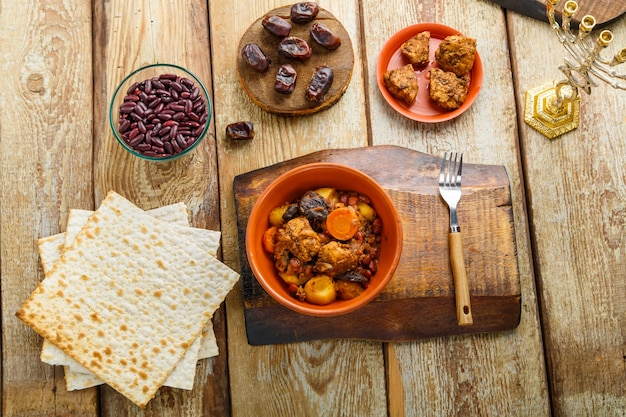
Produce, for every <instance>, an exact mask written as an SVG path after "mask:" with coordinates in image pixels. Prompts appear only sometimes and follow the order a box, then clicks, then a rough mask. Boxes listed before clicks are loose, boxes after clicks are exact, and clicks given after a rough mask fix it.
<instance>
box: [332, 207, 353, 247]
mask: <svg viewBox="0 0 626 417" xmlns="http://www.w3.org/2000/svg"><path fill="white" fill-rule="evenodd" d="M326 228H327V229H328V233H330V234H331V235H332V236H333V237H334V238H335V239H339V240H348V239H350V238H351V237H352V236H354V234H355V233H356V232H357V231H358V230H359V216H358V215H357V213H356V211H355V210H354V209H353V208H352V207H340V208H336V209H335V210H333V211H331V212H330V213H329V214H328V217H327V218H326Z"/></svg>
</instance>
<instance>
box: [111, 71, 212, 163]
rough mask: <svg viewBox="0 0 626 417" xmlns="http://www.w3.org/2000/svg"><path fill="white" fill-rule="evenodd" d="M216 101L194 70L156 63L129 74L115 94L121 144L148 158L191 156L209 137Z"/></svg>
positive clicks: (113, 100)
mask: <svg viewBox="0 0 626 417" xmlns="http://www.w3.org/2000/svg"><path fill="white" fill-rule="evenodd" d="M210 121H211V99H210V97H209V93H208V92H207V89H206V87H205V86H204V84H203V83H202V81H200V79H199V78H198V77H196V76H195V75H194V74H193V73H191V72H190V71H188V70H187V69H185V68H183V67H180V66H178V65H171V64H152V65H147V66H145V67H142V68H139V69H137V70H135V71H133V72H131V73H130V74H129V75H128V76H126V77H125V78H124V79H123V80H122V82H121V83H120V84H119V85H118V87H117V88H116V89H115V92H114V93H113V97H112V98H111V104H110V107H109V123H110V125H111V130H112V131H113V134H114V135H115V138H116V139H117V141H118V143H119V144H120V145H121V146H122V147H123V148H124V149H126V150H127V151H128V152H130V153H131V154H133V155H135V156H137V157H139V158H141V159H145V160H149V161H171V160H173V159H177V158H180V157H181V156H183V155H187V154H189V153H190V152H191V151H192V150H193V149H195V148H196V147H197V146H198V144H200V142H202V140H203V139H204V137H205V136H206V135H207V131H208V128H209V124H210Z"/></svg>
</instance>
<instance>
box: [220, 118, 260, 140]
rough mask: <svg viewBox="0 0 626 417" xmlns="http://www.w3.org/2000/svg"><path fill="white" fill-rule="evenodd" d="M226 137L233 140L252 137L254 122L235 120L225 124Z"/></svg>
mask: <svg viewBox="0 0 626 417" xmlns="http://www.w3.org/2000/svg"><path fill="white" fill-rule="evenodd" d="M226 137H227V138H229V139H233V140H251V139H254V124H253V123H252V122H235V123H231V124H229V125H228V126H226Z"/></svg>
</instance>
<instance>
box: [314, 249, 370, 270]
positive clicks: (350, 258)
mask: <svg viewBox="0 0 626 417" xmlns="http://www.w3.org/2000/svg"><path fill="white" fill-rule="evenodd" d="M318 256H319V258H318V259H317V262H316V263H315V267H314V269H315V271H316V272H318V273H320V274H325V275H328V276H330V277H336V276H339V275H341V274H345V273H346V272H348V271H350V270H352V269H354V268H355V267H356V265H357V262H358V261H359V256H358V254H357V253H356V252H355V251H353V250H351V249H350V247H349V246H348V245H344V244H341V243H339V242H336V241H332V242H329V243H327V244H326V245H324V246H322V248H321V249H320V251H319V253H318Z"/></svg>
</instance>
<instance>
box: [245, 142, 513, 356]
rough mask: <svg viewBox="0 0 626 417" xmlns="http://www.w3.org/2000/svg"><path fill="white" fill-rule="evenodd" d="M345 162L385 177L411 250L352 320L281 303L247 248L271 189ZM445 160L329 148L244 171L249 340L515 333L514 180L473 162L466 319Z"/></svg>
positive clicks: (388, 150) (380, 149) (468, 184)
mask: <svg viewBox="0 0 626 417" xmlns="http://www.w3.org/2000/svg"><path fill="white" fill-rule="evenodd" d="M320 161H324V162H335V163H343V164H346V165H349V166H352V167H354V168H357V169H360V170H361V171H363V172H365V173H366V174H368V175H370V176H371V177H372V178H374V179H375V180H376V181H378V182H379V183H380V184H381V185H382V186H383V188H385V190H386V191H387V192H388V193H389V195H390V196H391V198H392V199H393V200H394V202H395V203H396V207H397V209H398V211H399V212H400V216H401V217H402V223H403V234H404V243H403V252H402V258H401V259H400V265H399V266H398V269H397V271H396V274H395V275H394V277H393V278H392V279H391V281H390V282H389V284H388V286H387V288H386V289H385V290H384V291H383V292H382V293H381V295H380V296H379V297H378V298H377V299H375V300H374V301H372V302H371V303H370V304H368V305H366V306H365V307H363V308H361V309H359V310H357V311H355V312H353V313H349V314H346V315H343V316H338V317H329V318H319V317H310V316H306V315H302V314H299V313H296V312H293V311H291V310H289V309H287V308H285V307H283V306H282V305H280V304H278V303H277V302H276V301H274V300H273V299H272V298H271V297H270V296H269V295H268V294H267V293H266V292H265V291H264V290H263V288H262V287H261V286H260V285H259V283H258V282H257V281H256V279H255V277H254V275H253V273H252V271H251V269H250V265H249V264H248V260H247V257H246V252H245V247H246V245H245V230H246V225H247V220H248V216H249V214H250V211H251V210H252V207H253V205H254V203H255V201H256V199H257V198H258V196H259V195H260V194H261V192H262V191H263V190H264V189H265V188H266V187H267V186H268V185H269V183H270V182H271V181H272V180H273V179H275V178H276V177H278V176H279V175H280V174H282V173H284V172H286V171H287V170H289V169H291V168H294V167H296V166H299V165H303V164H307V163H312V162H320ZM440 166H441V159H440V158H437V157H433V156H430V155H426V154H423V153H420V152H416V151H413V150H409V149H406V148H402V147H398V146H372V147H366V148H356V149H339V150H326V151H320V152H316V153H313V154H309V155H306V156H303V157H300V158H296V159H292V160H289V161H285V162H282V163H279V164H276V165H273V166H270V167H267V168H263V169H259V170H256V171H252V172H249V173H246V174H242V175H238V176H237V177H235V180H234V193H235V202H236V206H237V229H238V234H239V253H240V260H241V276H242V284H243V302H244V311H245V320H246V332H247V335H248V343H250V344H251V345H263V344H275V343H287V342H298V341H306V340H314V339H329V338H351V339H372V340H380V341H406V340H416V339H422V338H430V337H438V336H448V335H455V334H456V335H458V334H469V333H483V332H494V331H502V330H510V329H513V328H515V327H517V325H518V324H519V320H520V314H521V289H520V281H519V269H518V265H517V250H516V245H515V227H514V224H513V211H512V207H511V192H510V187H509V179H508V176H507V174H506V171H505V169H504V167H502V166H492V165H475V164H470V163H464V164H463V196H462V198H461V202H460V204H459V207H458V215H459V221H460V224H461V229H462V232H463V235H464V236H463V238H464V241H463V244H464V252H465V264H466V267H467V276H468V281H469V287H470V296H471V302H472V309H473V316H474V324H473V325H472V326H465V327H459V326H458V325H457V322H456V314H455V300H454V283H453V279H452V273H451V268H450V258H449V252H448V243H447V238H448V227H449V217H448V216H449V212H448V207H447V206H446V205H445V203H444V202H443V200H442V199H441V197H440V196H439V189H438V185H437V183H438V177H439V168H440Z"/></svg>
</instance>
